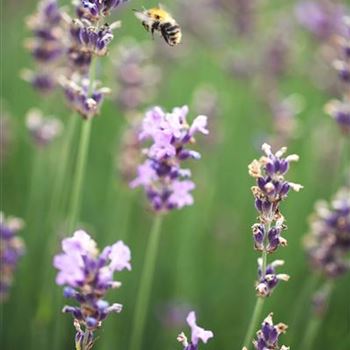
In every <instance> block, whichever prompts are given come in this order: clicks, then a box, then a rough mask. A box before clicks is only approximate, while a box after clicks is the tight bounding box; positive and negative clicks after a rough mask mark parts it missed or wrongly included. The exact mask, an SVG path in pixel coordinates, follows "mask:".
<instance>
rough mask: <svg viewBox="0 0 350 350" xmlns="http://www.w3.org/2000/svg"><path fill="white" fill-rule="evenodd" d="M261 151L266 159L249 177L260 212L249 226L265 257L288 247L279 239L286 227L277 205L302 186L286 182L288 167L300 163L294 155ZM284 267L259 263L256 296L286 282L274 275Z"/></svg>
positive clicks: (253, 165)
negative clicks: (278, 249)
mask: <svg viewBox="0 0 350 350" xmlns="http://www.w3.org/2000/svg"><path fill="white" fill-rule="evenodd" d="M262 150H263V152H264V153H265V155H264V156H262V157H261V158H260V159H259V160H256V159H255V160H254V161H253V162H252V163H251V164H250V165H249V174H250V175H251V176H252V177H254V178H255V179H256V186H253V187H252V192H253V195H254V198H255V207H256V209H257V211H258V212H259V222H257V223H255V224H254V225H253V226H252V232H253V239H254V246H255V249H256V250H257V251H260V252H263V254H266V253H273V252H274V251H275V250H276V249H277V248H278V247H280V246H282V247H283V246H286V245H287V240H286V239H285V238H284V237H282V233H283V231H284V230H286V228H287V226H286V225H285V224H284V221H285V219H284V216H283V215H282V214H281V212H280V203H281V201H282V200H284V199H285V198H286V197H287V195H288V192H289V191H290V189H293V190H295V191H299V190H300V189H301V188H302V186H301V185H299V184H295V183H292V182H289V181H287V180H286V179H285V175H286V173H287V172H288V169H289V165H290V163H291V162H293V161H297V160H298V159H299V157H298V156H297V155H296V154H292V155H289V156H287V157H285V158H284V157H283V155H284V153H285V152H286V151H287V148H286V147H283V148H281V149H280V150H278V151H277V152H276V153H273V152H272V150H271V146H270V145H268V144H266V143H265V144H263V145H262ZM283 264H284V262H283V261H282V260H276V261H274V262H272V263H271V264H270V265H268V266H264V264H263V259H259V260H258V281H257V282H256V291H257V294H258V296H260V297H267V296H269V295H270V294H271V292H272V291H273V289H274V288H275V287H276V285H277V283H278V282H279V281H280V280H284V281H288V279H289V276H288V275H286V274H276V273H275V268H276V267H278V266H281V265H283Z"/></svg>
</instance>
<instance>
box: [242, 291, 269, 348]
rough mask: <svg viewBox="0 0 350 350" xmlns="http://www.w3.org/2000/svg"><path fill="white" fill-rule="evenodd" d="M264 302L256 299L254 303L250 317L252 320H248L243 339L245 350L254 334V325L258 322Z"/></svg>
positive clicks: (263, 299)
mask: <svg viewBox="0 0 350 350" xmlns="http://www.w3.org/2000/svg"><path fill="white" fill-rule="evenodd" d="M264 302H265V298H262V297H258V299H257V301H256V303H255V307H254V311H253V315H252V318H251V320H250V323H249V327H248V330H247V333H246V336H245V338H244V343H243V348H244V347H246V348H247V349H249V347H250V344H251V341H252V339H253V335H254V332H255V331H256V325H257V323H258V322H259V319H260V315H261V313H262V310H263V306H264Z"/></svg>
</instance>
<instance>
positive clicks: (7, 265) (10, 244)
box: [0, 212, 24, 302]
mask: <svg viewBox="0 0 350 350" xmlns="http://www.w3.org/2000/svg"><path fill="white" fill-rule="evenodd" d="M23 225H24V224H23V221H22V220H21V219H18V218H15V217H8V218H7V219H5V216H4V214H3V213H2V212H0V261H1V265H0V266H1V267H0V301H1V302H3V301H5V300H6V299H7V298H8V293H9V289H10V287H11V285H12V282H13V275H14V272H15V269H16V266H17V262H18V260H19V258H20V257H21V256H22V255H23V254H24V243H23V241H22V239H20V238H19V237H17V236H16V235H17V232H18V231H19V230H20V229H22V227H23Z"/></svg>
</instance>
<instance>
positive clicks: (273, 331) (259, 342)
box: [253, 312, 289, 350]
mask: <svg viewBox="0 0 350 350" xmlns="http://www.w3.org/2000/svg"><path fill="white" fill-rule="evenodd" d="M272 316H273V314H272V312H271V313H270V314H269V315H268V316H267V317H266V318H265V320H264V321H263V323H262V325H261V328H260V330H259V331H258V332H257V333H256V336H257V339H256V340H254V341H253V345H254V348H255V349H256V350H268V349H271V350H288V349H289V347H286V346H284V345H282V346H279V344H278V338H279V336H280V335H281V334H283V333H285V332H286V330H287V328H288V327H287V325H285V324H284V323H278V324H276V325H274V324H273V321H272Z"/></svg>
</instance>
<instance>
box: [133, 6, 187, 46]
mask: <svg viewBox="0 0 350 350" xmlns="http://www.w3.org/2000/svg"><path fill="white" fill-rule="evenodd" d="M134 12H135V16H136V17H137V18H138V19H139V20H140V21H141V22H142V25H143V26H144V27H145V29H146V30H147V31H148V32H149V31H150V32H151V33H152V36H153V34H154V32H155V31H157V32H159V34H160V35H161V36H162V37H163V38H164V40H165V41H166V43H167V44H168V45H170V46H175V45H177V44H179V43H180V42H181V38H182V33H181V28H180V26H179V25H178V24H177V22H176V21H175V19H174V18H173V17H172V16H171V15H170V13H168V12H167V11H166V10H164V9H163V8H162V7H161V5H159V6H158V7H154V8H151V9H149V10H146V9H144V10H142V11H138V10H134Z"/></svg>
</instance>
